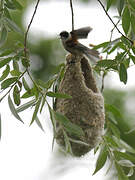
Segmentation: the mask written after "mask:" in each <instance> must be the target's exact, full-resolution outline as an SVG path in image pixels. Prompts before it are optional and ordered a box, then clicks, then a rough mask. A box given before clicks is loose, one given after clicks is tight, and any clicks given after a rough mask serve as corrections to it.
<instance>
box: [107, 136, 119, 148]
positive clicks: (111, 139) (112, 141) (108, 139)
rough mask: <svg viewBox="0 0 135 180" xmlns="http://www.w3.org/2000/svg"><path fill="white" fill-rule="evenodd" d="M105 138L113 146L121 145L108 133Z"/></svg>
mask: <svg viewBox="0 0 135 180" xmlns="http://www.w3.org/2000/svg"><path fill="white" fill-rule="evenodd" d="M104 138H105V140H106V141H107V143H108V144H109V145H110V146H111V147H113V148H118V147H119V146H118V144H117V143H116V142H115V141H114V140H113V138H111V137H110V135H106V136H104Z"/></svg>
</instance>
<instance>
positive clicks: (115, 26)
mask: <svg viewBox="0 0 135 180" xmlns="http://www.w3.org/2000/svg"><path fill="white" fill-rule="evenodd" d="M97 1H98V2H99V3H100V5H101V6H102V8H103V10H104V12H105V13H106V15H107V16H108V18H109V19H110V21H111V22H112V24H113V25H114V27H115V28H116V29H117V31H118V32H119V33H120V34H121V35H122V36H123V37H124V38H126V39H127V40H128V41H129V42H130V43H131V44H133V41H132V40H131V39H129V38H128V37H126V36H125V35H124V34H123V33H122V32H121V31H120V30H119V28H118V27H117V25H116V24H115V23H114V22H113V20H112V18H111V17H110V15H109V14H108V12H107V11H106V9H105V7H104V5H103V3H102V2H101V1H100V0H97Z"/></svg>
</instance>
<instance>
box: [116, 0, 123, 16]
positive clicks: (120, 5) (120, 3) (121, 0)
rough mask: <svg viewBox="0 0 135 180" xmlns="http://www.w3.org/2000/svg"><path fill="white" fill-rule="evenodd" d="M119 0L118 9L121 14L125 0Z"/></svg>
mask: <svg viewBox="0 0 135 180" xmlns="http://www.w3.org/2000/svg"><path fill="white" fill-rule="evenodd" d="M117 1H118V4H117V9H118V12H119V15H120V16H121V12H122V10H123V7H124V4H125V0H117Z"/></svg>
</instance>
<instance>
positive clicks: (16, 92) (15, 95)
mask: <svg viewBox="0 0 135 180" xmlns="http://www.w3.org/2000/svg"><path fill="white" fill-rule="evenodd" d="M13 98H14V103H15V104H16V105H17V106H19V105H20V102H21V100H20V92H19V88H18V86H17V85H15V87H14V89H13Z"/></svg>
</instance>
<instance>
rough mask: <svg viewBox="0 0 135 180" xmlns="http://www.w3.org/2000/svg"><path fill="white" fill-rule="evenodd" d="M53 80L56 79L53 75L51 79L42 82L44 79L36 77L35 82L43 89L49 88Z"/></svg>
mask: <svg viewBox="0 0 135 180" xmlns="http://www.w3.org/2000/svg"><path fill="white" fill-rule="evenodd" d="M55 80H56V77H53V78H52V79H50V80H48V81H47V82H44V81H42V80H40V79H38V80H37V83H38V85H40V86H41V87H43V88H45V89H49V88H51V86H52V84H53V83H54V81H55Z"/></svg>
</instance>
